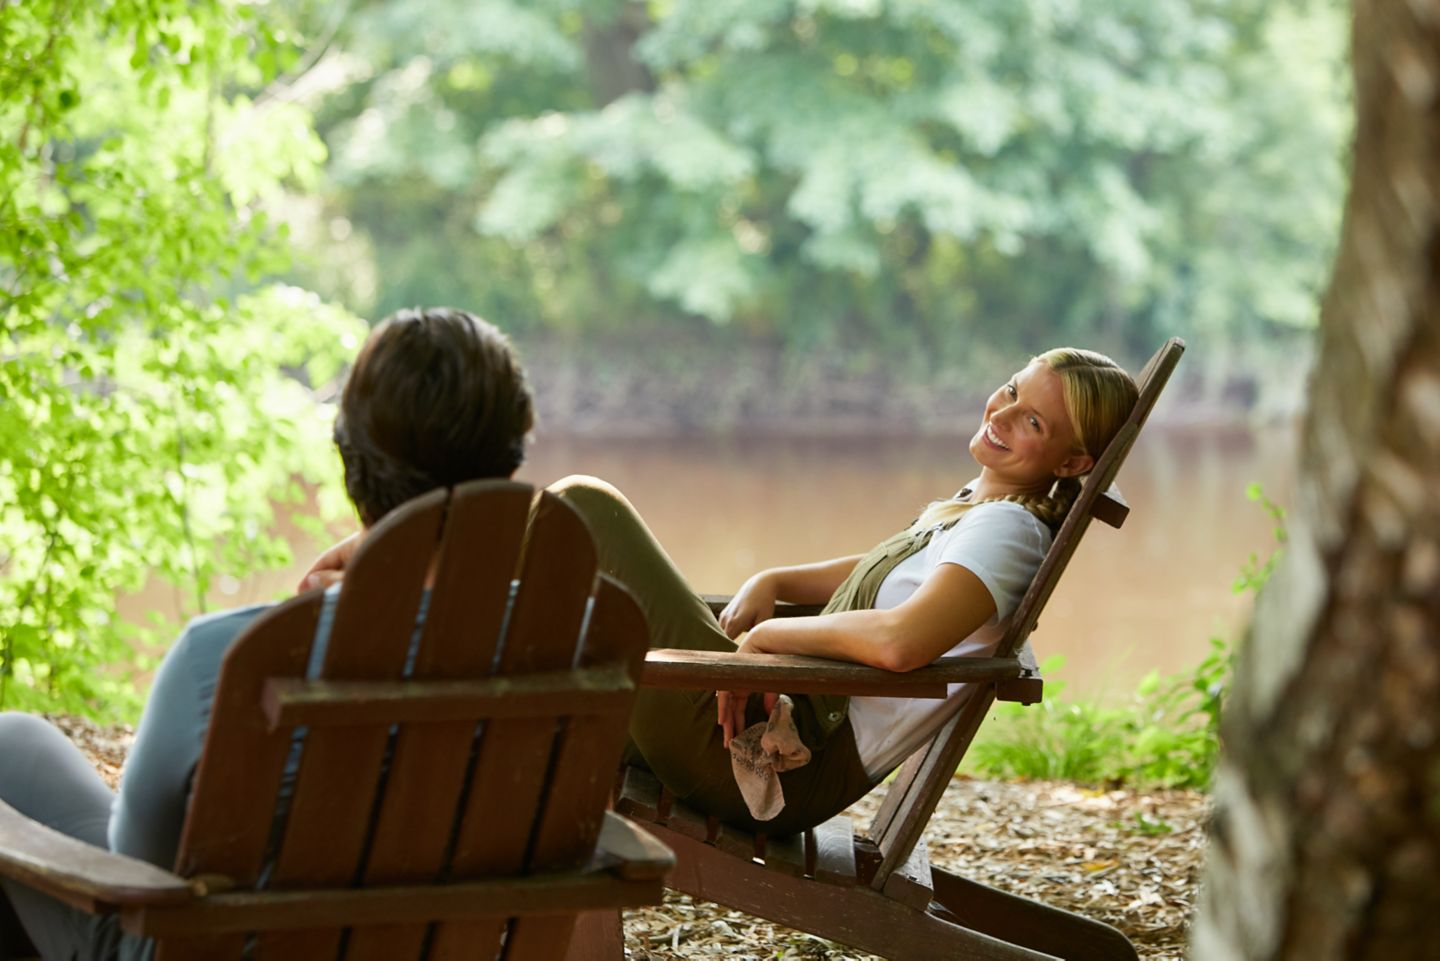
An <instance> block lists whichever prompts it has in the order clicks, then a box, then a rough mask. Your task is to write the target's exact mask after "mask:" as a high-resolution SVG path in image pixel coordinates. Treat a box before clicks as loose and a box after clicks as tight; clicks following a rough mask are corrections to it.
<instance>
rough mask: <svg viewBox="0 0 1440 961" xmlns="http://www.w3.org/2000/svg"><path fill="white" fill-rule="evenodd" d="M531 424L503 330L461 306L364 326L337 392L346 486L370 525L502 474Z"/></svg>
mask: <svg viewBox="0 0 1440 961" xmlns="http://www.w3.org/2000/svg"><path fill="white" fill-rule="evenodd" d="M534 421H535V415H534V411H533V408H532V405H531V399H530V388H529V387H528V385H527V384H526V383H525V372H524V371H523V370H522V369H521V367H520V362H519V360H518V359H517V358H516V356H515V351H514V350H513V348H511V346H510V342H509V341H508V340H507V339H506V338H505V335H504V334H502V333H500V331H499V330H497V329H496V328H495V327H494V326H492V325H491V324H489V323H486V322H485V321H483V320H481V319H480V318H478V317H476V316H474V315H473V314H469V313H466V312H465V311H463V310H455V309H453V308H448V307H439V308H426V309H421V308H418V307H417V308H409V309H406V310H401V311H397V312H396V313H394V314H391V315H390V316H389V317H387V318H385V320H383V321H381V322H380V324H379V326H377V327H376V328H375V330H374V331H372V332H371V334H370V338H369V339H368V340H367V341H366V342H365V346H364V347H362V348H361V349H360V355H359V356H358V357H356V358H355V366H354V367H353V368H351V370H350V378H349V380H348V381H347V382H346V384H345V391H344V393H343V394H342V395H341V398H340V412H339V414H338V415H337V416H336V418H335V444H336V446H337V447H339V448H340V459H341V461H343V462H344V465H345V489H346V491H347V492H348V493H349V494H350V499H351V500H352V501H353V502H354V503H355V508H356V510H358V511H359V512H360V520H361V521H362V522H363V523H364V524H365V525H366V526H367V527H368V526H370V525H372V524H374V523H376V522H377V521H379V520H380V518H382V517H384V516H385V514H386V513H388V512H389V511H391V510H393V509H395V508H396V507H398V506H400V505H401V504H403V503H404V502H405V501H407V500H409V499H410V498H412V497H416V496H418V495H420V494H423V493H425V492H426V491H428V490H432V489H434V488H436V487H450V486H453V485H455V484H459V483H461V482H463V481H467V480H476V479H480V478H487V477H509V476H510V475H511V474H513V473H514V472H515V469H516V468H517V467H519V466H520V462H521V461H522V460H523V459H524V457H525V435H526V434H528V433H529V431H530V428H531V427H532V426H533V425H534Z"/></svg>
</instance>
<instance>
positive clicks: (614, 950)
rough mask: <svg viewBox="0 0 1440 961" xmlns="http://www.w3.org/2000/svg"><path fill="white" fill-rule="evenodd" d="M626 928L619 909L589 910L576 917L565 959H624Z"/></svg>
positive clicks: (571, 960)
mask: <svg viewBox="0 0 1440 961" xmlns="http://www.w3.org/2000/svg"><path fill="white" fill-rule="evenodd" d="M624 957H625V932H624V929H623V928H622V927H621V925H620V912H619V911H586V912H584V913H582V914H581V915H580V916H579V918H577V919H576V921H575V934H574V935H573V936H572V937H571V938H570V950H569V951H568V952H566V954H565V961H622V959H623V958H624Z"/></svg>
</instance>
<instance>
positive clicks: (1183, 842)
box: [51, 717, 1209, 961]
mask: <svg viewBox="0 0 1440 961" xmlns="http://www.w3.org/2000/svg"><path fill="white" fill-rule="evenodd" d="M51 720H53V721H54V722H55V723H56V724H58V725H59V726H60V728H61V729H62V730H64V731H65V733H66V734H68V735H69V736H70V737H71V739H72V740H74V741H75V743H77V744H78V745H79V746H80V748H81V749H82V750H83V751H85V753H86V754H87V755H88V756H89V757H90V758H91V759H92V760H93V761H94V762H95V765H96V767H97V769H98V770H99V771H100V774H101V776H102V777H104V778H105V779H106V780H107V781H108V782H109V783H110V784H111V786H112V787H113V786H114V785H115V784H116V782H117V781H118V779H119V774H120V765H121V763H122V762H123V761H124V758H125V752H126V751H127V750H128V749H129V747H130V742H131V740H132V737H133V732H132V731H131V730H130V729H129V728H126V727H123V726H116V727H99V726H97V725H95V724H92V723H90V722H88V721H84V720H81V719H76V718H69V717H52V718H51ZM882 796H883V795H882V792H881V791H876V792H875V793H873V794H872V795H871V796H870V797H867V798H865V799H864V800H862V801H861V802H860V803H859V804H857V805H856V806H855V807H854V808H852V809H851V811H850V813H851V814H852V815H853V816H854V817H855V820H856V824H857V825H861V826H863V825H865V824H867V823H868V822H869V818H870V817H871V816H873V814H874V812H875V809H876V808H877V807H878V805H879V802H880V799H881V797H882ZM1208 812H1209V800H1208V799H1207V798H1206V797H1205V796H1204V795H1203V794H1201V793H1199V792H1198V791H1151V792H1141V791H1132V790H1093V789H1090V788H1085V787H1081V786H1078V785H1075V784H1071V783H1069V782H1064V781H1025V782H1014V783H1012V782H1003V781H982V780H972V779H968V778H957V779H956V780H955V781H954V782H953V783H952V784H951V785H950V788H949V789H948V790H947V791H946V792H945V797H944V798H943V799H942V800H941V802H940V806H939V808H938V809H937V810H936V814H935V817H934V819H932V821H931V822H930V829H929V836H930V859H931V861H932V862H933V863H935V864H938V865H941V866H943V867H945V868H948V869H949V870H951V871H954V872H956V873H959V874H962V875H964V876H966V877H968V878H970V879H971V880H974V881H979V882H981V883H983V884H988V885H990V886H992V887H996V888H999V889H1001V890H1004V891H1008V892H1011V893H1013V894H1020V895H1024V896H1026V897H1031V898H1035V899H1037V900H1041V901H1045V902H1046V903H1048V904H1052V905H1054V906H1056V907H1061V908H1065V909H1067V910H1070V911H1075V912H1078V913H1080V914H1084V915H1086V916H1088V917H1092V918H1096V919H1098V920H1101V921H1105V922H1107V923H1109V924H1113V925H1115V926H1116V927H1117V928H1119V929H1120V930H1122V931H1124V932H1125V934H1126V935H1127V936H1129V938H1130V939H1131V940H1132V941H1133V942H1135V946H1136V947H1137V948H1138V949H1139V952H1140V956H1141V957H1142V958H1146V959H1151V961H1161V959H1166V961H1169V959H1174V961H1180V959H1182V958H1183V957H1184V956H1185V934H1186V928H1187V926H1188V923H1189V918H1190V913H1191V910H1192V908H1193V907H1194V903H1195V896H1196V892H1197V887H1198V883H1199V876H1200V868H1201V862H1202V859H1203V852H1204V847H1205V819H1206V817H1207V815H1208ZM625 947H626V953H627V955H629V957H631V958H633V959H636V961H648V959H671V958H717V957H724V958H734V959H756V961H758V959H762V958H765V959H774V958H780V959H824V961H840V959H869V958H871V957H872V956H871V955H867V954H861V953H859V952H856V951H853V950H851V949H849V948H846V947H843V946H841V945H837V944H834V943H833V942H829V941H825V940H823V939H821V938H816V937H812V936H811V935H808V934H803V933H801V932H798V931H794V930H792V929H789V928H784V927H780V926H779V925H774V924H771V923H769V922H768V921H764V920H761V919H759V918H755V917H751V916H750V915H746V914H741V913H740V912H738V911H731V910H729V909H727V908H724V907H721V906H719V905H716V904H711V903H709V902H704V901H696V900H693V899H691V898H689V897H686V896H685V895H681V894H674V893H670V894H667V895H666V899H665V903H664V904H663V905H660V906H657V907H654V908H646V909H642V910H637V911H631V912H627V913H626V915H625Z"/></svg>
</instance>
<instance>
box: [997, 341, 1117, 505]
mask: <svg viewBox="0 0 1440 961" xmlns="http://www.w3.org/2000/svg"><path fill="white" fill-rule="evenodd" d="M970 454H971V456H972V457H974V458H975V460H976V461H978V462H979V464H980V466H981V467H983V468H985V469H986V470H988V471H989V472H990V474H991V476H992V477H993V478H994V479H995V480H997V481H1004V482H1006V483H1009V484H1013V485H1016V486H1017V487H1020V488H1024V489H1029V488H1038V487H1041V486H1045V485H1048V484H1050V483H1052V482H1053V480H1054V479H1055V478H1056V477H1068V476H1072V475H1075V474H1083V473H1085V471H1087V470H1089V469H1090V467H1091V465H1092V464H1093V463H1094V459H1093V458H1092V457H1090V455H1088V454H1084V453H1079V452H1078V451H1077V449H1076V443H1075V428H1074V425H1072V424H1071V423H1070V415H1069V413H1068V412H1067V411H1066V410H1065V393H1064V387H1063V386H1062V384H1061V383H1060V375H1059V374H1057V373H1055V372H1054V371H1053V370H1051V369H1050V368H1049V367H1048V366H1047V365H1046V364H1045V363H1043V362H1041V361H1036V362H1035V363H1032V364H1031V365H1030V366H1028V367H1026V368H1025V369H1024V370H1022V371H1020V372H1019V373H1017V374H1016V375H1015V376H1014V377H1011V378H1010V380H1008V381H1007V382H1006V383H1005V384H1003V385H1002V386H1001V387H1000V389H999V390H997V391H995V393H993V394H991V395H990V400H989V402H987V403H986V404H985V417H984V420H982V421H981V423H980V429H979V430H978V431H976V432H975V436H974V437H973V438H971V439H970Z"/></svg>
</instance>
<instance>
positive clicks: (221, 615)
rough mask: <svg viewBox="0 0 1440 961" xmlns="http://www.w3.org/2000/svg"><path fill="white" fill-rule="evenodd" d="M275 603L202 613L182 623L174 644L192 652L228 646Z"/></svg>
mask: <svg viewBox="0 0 1440 961" xmlns="http://www.w3.org/2000/svg"><path fill="white" fill-rule="evenodd" d="M274 606H275V605H273V604H250V605H247V606H246V607H236V608H232V609H231V610H228V611H216V612H215V613H213V614H202V615H200V616H199V617H197V618H194V619H193V620H191V621H190V623H189V624H187V625H185V630H184V631H183V632H182V633H181V634H180V640H179V641H177V642H176V645H175V646H176V648H177V649H184V650H186V651H187V652H189V653H192V654H199V653H202V652H206V651H211V650H213V649H215V648H217V647H219V648H222V649H223V648H226V647H229V646H230V642H231V641H233V640H235V638H236V637H238V636H239V635H240V633H241V632H242V631H244V630H245V628H247V627H249V626H250V624H251V622H252V621H254V620H255V619H256V618H257V617H259V616H260V615H261V614H264V613H265V612H266V611H268V610H269V609H270V608H272V607H274Z"/></svg>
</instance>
